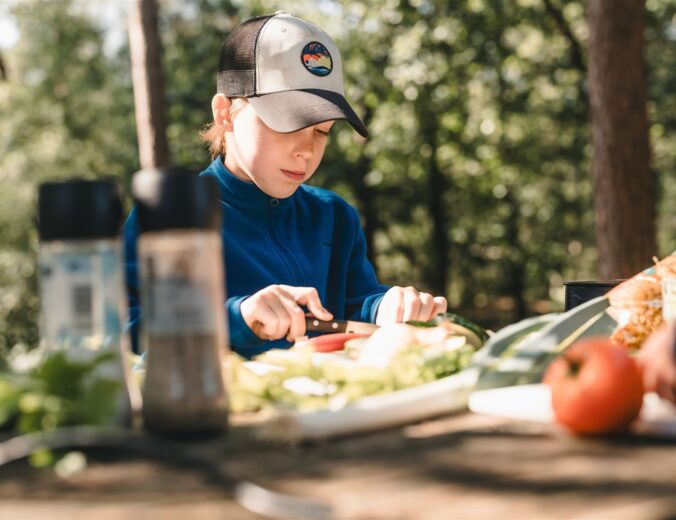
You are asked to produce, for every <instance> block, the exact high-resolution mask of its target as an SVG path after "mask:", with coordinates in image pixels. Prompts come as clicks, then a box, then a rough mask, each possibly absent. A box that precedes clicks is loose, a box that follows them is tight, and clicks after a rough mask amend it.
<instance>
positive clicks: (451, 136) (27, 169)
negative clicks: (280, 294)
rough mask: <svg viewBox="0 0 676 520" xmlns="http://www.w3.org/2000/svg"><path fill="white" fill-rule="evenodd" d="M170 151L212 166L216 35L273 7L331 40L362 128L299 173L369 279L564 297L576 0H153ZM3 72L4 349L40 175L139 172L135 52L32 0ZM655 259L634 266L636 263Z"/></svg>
mask: <svg viewBox="0 0 676 520" xmlns="http://www.w3.org/2000/svg"><path fill="white" fill-rule="evenodd" d="M159 6H160V32H161V35H162V39H163V48H164V71H165V88H166V97H167V98H166V104H167V115H168V136H169V142H170V148H171V154H172V158H173V159H174V161H175V162H176V163H179V164H181V165H184V166H188V167H190V168H193V169H201V168H203V167H204V166H205V165H206V164H208V160H209V159H208V154H207V152H206V150H205V148H204V145H203V144H202V143H201V142H200V139H199V136H198V131H199V129H200V128H201V127H202V126H203V125H204V124H206V123H208V122H209V121H210V119H211V108H210V100H211V97H212V95H213V93H214V91H215V73H216V67H217V63H218V51H219V49H220V43H221V41H222V38H223V36H224V34H225V33H226V32H227V31H228V29H229V28H230V27H232V26H233V25H234V24H235V23H237V22H238V21H240V20H243V19H246V18H249V17H250V16H252V15H256V14H262V13H266V12H274V11H276V10H279V9H286V10H288V11H289V12H292V13H294V14H297V15H300V16H302V17H304V18H306V19H309V20H310V21H313V22H316V23H318V24H319V25H320V26H322V27H324V28H325V29H326V30H327V32H329V33H330V34H331V35H332V36H333V37H334V38H335V39H336V40H337V43H338V46H339V48H340V49H341V54H342V57H343V68H344V71H345V74H346V94H347V97H348V99H350V100H351V102H353V104H354V105H355V106H356V108H357V111H358V112H359V113H360V114H361V115H363V117H364V120H365V122H366V123H367V126H368V128H369V131H370V134H371V137H370V138H369V139H368V140H367V141H366V142H363V141H362V140H361V139H359V138H357V137H356V134H355V133H354V132H352V131H351V130H350V128H349V126H348V125H345V124H339V125H336V126H335V127H334V128H335V130H334V131H332V137H331V144H330V147H329V149H328V151H327V155H326V157H325V159H324V162H323V163H322V166H321V167H320V170H319V171H318V173H317V174H316V176H315V178H314V179H313V180H312V183H314V184H318V185H322V186H325V187H328V188H330V189H334V190H336V191H337V192H339V193H340V194H342V195H343V196H345V197H346V198H347V199H348V200H349V201H350V202H352V203H354V204H355V205H357V207H358V209H359V210H360V212H361V214H362V217H363V220H364V228H365V231H366V236H367V240H368V242H369V251H370V254H371V257H372V259H373V260H374V263H375V265H376V267H377V270H378V273H379V275H380V277H381V279H382V280H383V281H384V282H387V283H396V284H400V285H408V284H411V285H415V286H418V287H421V288H426V289H430V290H434V291H435V292H440V293H444V294H446V295H447V296H448V297H449V300H450V304H451V307H452V308H453V309H454V310H455V311H457V312H459V313H460V314H464V315H466V316H468V317H470V318H474V319H475V320H477V321H479V322H481V323H482V324H484V325H486V326H491V327H498V326H500V325H503V324H505V323H508V322H511V321H514V320H516V319H518V318H520V317H522V316H524V315H526V314H532V313H537V312H545V311H548V310H551V309H557V308H560V307H561V304H562V300H563V289H562V282H563V281H564V280H570V279H581V278H594V277H595V276H596V275H595V261H596V251H595V248H594V222H593V212H592V191H591V190H592V187H591V182H590V175H589V155H590V142H589V141H590V131H589V113H588V102H587V92H586V84H585V70H584V64H585V62H586V54H585V52H586V50H585V49H586V43H587V26H586V23H585V12H584V7H585V4H584V2H582V1H580V0H571V1H566V2H563V1H561V0H546V1H545V0H518V1H507V0H468V1H466V2H454V1H450V2H449V1H447V0H369V1H366V0H344V1H341V2H338V1H334V0H294V1H290V0H288V1H287V0H280V1H275V2H273V1H270V0H256V1H248V2H244V1H243V0H241V1H236V0H189V1H188V0H185V1H183V2H169V1H162V0H160V2H159ZM675 7H676V0H648V2H647V8H646V24H647V30H646V39H647V62H648V66H649V92H650V103H649V116H650V120H651V134H650V135H651V144H652V147H653V150H654V157H653V168H654V169H655V171H656V173H657V176H658V181H659V196H660V205H659V208H658V216H659V221H658V225H659V240H660V248H661V249H660V251H661V253H662V254H667V253H669V252H671V251H672V250H673V249H674V248H675V247H676V246H675V245H674V244H676V208H675V207H674V204H673V202H671V201H673V200H674V197H675V196H676V179H675V178H674V177H675V176H674V171H676V142H675V140H676V137H674V136H675V135H676V132H675V130H676V97H675V96H676V94H674V91H673V85H674V84H675V83H676V46H675V45H674V40H675V39H676V25H675V22H674V17H673V15H674V11H675V9H674V8H675ZM12 16H14V17H15V19H16V21H17V23H18V26H19V30H20V33H21V36H20V40H19V43H18V44H17V46H16V47H14V48H12V49H9V50H6V51H4V52H3V62H4V65H5V67H6V70H7V80H6V81H0V112H1V113H2V118H0V176H1V177H2V181H3V190H2V192H0V286H1V287H2V291H1V293H0V345H2V346H4V347H5V348H9V347H12V346H13V345H15V344H17V343H25V344H34V343H35V341H36V338H37V328H36V321H37V307H38V301H37V282H36V279H35V268H34V265H35V254H36V250H37V238H36V235H35V230H34V227H35V226H34V221H35V211H34V207H35V188H36V185H37V184H38V183H39V182H41V181H43V180H47V179H55V178H64V177H71V176H81V177H101V176H112V177H114V178H117V179H119V181H120V182H121V184H122V185H123V186H124V188H125V190H126V192H127V193H128V187H129V180H130V176H131V173H132V172H134V171H135V170H136V169H138V157H137V148H136V142H135V127H134V119H133V96H132V90H131V78H130V65H129V51H128V48H127V46H126V45H122V46H121V47H120V48H119V49H114V52H111V51H110V50H109V49H108V50H107V48H106V46H105V35H106V32H105V27H102V26H101V22H100V21H99V20H97V19H94V18H92V17H91V15H89V14H87V13H84V12H83V11H82V9H81V3H78V2H71V1H68V0H62V1H59V2H50V1H44V0H25V1H23V2H18V3H16V4H15V5H14V7H13V8H12ZM649 263H650V259H646V264H649Z"/></svg>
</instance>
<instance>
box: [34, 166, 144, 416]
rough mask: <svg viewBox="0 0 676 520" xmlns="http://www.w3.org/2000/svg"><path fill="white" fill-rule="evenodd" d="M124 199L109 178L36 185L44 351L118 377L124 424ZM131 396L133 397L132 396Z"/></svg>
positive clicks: (129, 393)
mask: <svg viewBox="0 0 676 520" xmlns="http://www.w3.org/2000/svg"><path fill="white" fill-rule="evenodd" d="M122 220H123V211H122V199H121V197H120V191H119V189H118V186H117V185H116V184H115V183H114V182H112V181H107V180H82V179H72V180H68V181H63V182H47V183H43V184H41V185H40V186H39V189H38V232H39V236H40V249H39V254H38V264H39V271H40V333H41V343H42V346H43V348H44V349H45V353H46V355H48V356H49V355H52V354H54V353H55V352H62V353H64V354H65V355H66V356H68V357H69V358H71V359H73V360H76V361H89V360H91V359H93V358H94V357H97V356H101V355H103V354H104V353H107V352H114V353H115V354H116V355H115V356H114V357H113V358H112V359H110V361H107V362H101V363H100V364H99V365H98V369H97V372H96V376H97V377H99V378H105V379H111V380H113V381H114V382H116V383H119V386H120V392H119V403H118V409H117V414H116V415H115V417H113V418H112V419H111V420H112V422H117V423H127V422H128V421H129V420H130V419H131V415H130V412H131V408H130V406H132V405H133V407H134V408H136V406H137V405H138V401H137V399H138V391H136V392H135V391H134V388H133V386H132V385H133V383H132V380H131V378H130V377H129V366H128V362H129V352H130V348H129V343H128V342H127V341H125V336H124V334H123V332H122V326H121V323H122V317H123V316H124V314H126V312H125V302H126V298H125V297H124V283H123V274H122V250H121V248H122V246H121V239H120V229H121V226H122ZM130 400H131V401H130Z"/></svg>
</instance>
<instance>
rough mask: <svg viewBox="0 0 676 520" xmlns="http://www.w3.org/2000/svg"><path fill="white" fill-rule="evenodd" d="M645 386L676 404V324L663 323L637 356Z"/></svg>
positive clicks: (645, 388) (649, 337) (646, 341)
mask: <svg viewBox="0 0 676 520" xmlns="http://www.w3.org/2000/svg"><path fill="white" fill-rule="evenodd" d="M636 360H637V361H638V362H639V365H640V367H641V369H642V374H643V388H644V390H645V391H646V392H655V393H657V395H659V396H660V397H661V398H662V399H667V400H669V401H671V402H672V403H674V404H676V324H671V325H670V324H668V323H665V324H663V325H662V326H661V327H660V328H658V329H657V330H656V331H655V332H653V333H652V334H651V335H650V336H648V339H646V340H645V343H643V346H642V347H641V350H640V351H639V353H638V356H637V357H636Z"/></svg>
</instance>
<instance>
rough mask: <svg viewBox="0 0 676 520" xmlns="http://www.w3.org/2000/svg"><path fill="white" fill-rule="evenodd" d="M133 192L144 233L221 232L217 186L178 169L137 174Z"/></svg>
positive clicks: (208, 178) (141, 171)
mask: <svg viewBox="0 0 676 520" xmlns="http://www.w3.org/2000/svg"><path fill="white" fill-rule="evenodd" d="M132 191H133V194H134V201H135V203H136V211H137V215H138V225H139V230H140V232H141V233H144V232H147V231H162V230H167V229H215V230H217V229H219V228H220V224H221V208H220V204H219V202H218V185H217V184H216V180H215V179H213V178H211V177H199V176H198V175H196V174H194V173H192V172H189V171H187V170H182V169H178V168H153V169H144V170H140V171H138V172H136V174H135V175H134V179H133V184H132Z"/></svg>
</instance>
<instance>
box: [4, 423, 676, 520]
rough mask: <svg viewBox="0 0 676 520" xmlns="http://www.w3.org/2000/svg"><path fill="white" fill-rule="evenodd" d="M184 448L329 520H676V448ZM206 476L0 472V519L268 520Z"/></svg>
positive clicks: (155, 468) (556, 442) (482, 431)
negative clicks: (315, 507)
mask: <svg viewBox="0 0 676 520" xmlns="http://www.w3.org/2000/svg"><path fill="white" fill-rule="evenodd" d="M181 446H182V447H181V449H186V450H187V451H189V452H191V453H194V454H196V455H198V456H199V457H204V458H206V459H208V460H209V461H211V463H212V464H214V465H216V466H217V467H218V468H220V470H222V471H223V472H225V473H226V474H228V475H230V476H232V477H234V478H236V479H245V480H247V481H250V482H253V483H255V484H258V485H260V486H263V487H265V488H267V489H269V490H272V491H275V492H280V493H287V494H291V495H294V496H296V497H303V498H305V499H311V500H314V501H317V502H319V503H321V504H324V505H326V506H327V507H328V508H330V514H328V515H323V516H325V517H329V518H341V519H342V518H350V519H352V518H359V519H361V518H396V519H407V518H422V519H427V518H429V519H438V518H465V519H469V518H498V517H499V518H520V519H523V518H533V517H539V518H542V517H547V518H571V517H574V518H610V517H613V518H642V519H645V518H655V519H667V518H676V439H664V438H662V439H660V438H656V437H647V436H636V435H631V436H630V435H626V436H622V437H614V438H586V439H582V438H576V437H573V436H571V435H569V434H567V433H566V432H564V431H562V430H561V429H559V428H558V427H556V426H554V425H550V424H541V423H530V422H523V421H514V420H508V419H499V418H494V417H488V416H482V415H475V414H471V413H463V414H458V415H453V416H446V417H441V418H437V419H434V420H430V421H426V422H423V423H419V424H415V425H409V426H404V427H400V428H393V429H389V430H385V431H380V432H376V433H372V434H368V435H359V436H353V437H347V438H342V439H333V440H327V441H322V442H316V443H311V444H301V445H288V444H280V443H273V442H270V441H263V440H260V439H258V438H257V437H256V435H255V432H254V431H253V430H252V428H251V427H250V426H247V425H239V426H233V428H232V429H231V431H230V432H229V434H228V435H227V436H225V437H223V438H220V439H215V440H210V441H205V442H194V441H193V442H191V443H189V444H187V445H186V444H185V443H184V444H182V445H181ZM199 469H200V468H196V467H190V464H187V465H185V464H184V465H183V466H176V465H174V466H169V465H167V464H165V463H162V462H161V461H158V460H151V459H148V458H145V457H142V456H138V455H134V456H132V455H128V454H127V455H125V454H124V453H122V452H120V451H119V450H116V451H115V453H112V452H110V451H106V450H99V451H96V450H94V451H93V452H92V453H91V454H90V458H89V464H88V466H87V467H86V468H85V469H84V470H83V471H81V472H79V473H77V474H75V475H74V476H71V477H69V478H68V479H62V478H59V477H57V476H56V475H55V474H54V473H53V472H51V471H48V470H36V469H33V468H31V467H30V466H29V465H28V464H26V463H25V462H15V463H12V464H9V465H6V466H4V467H0V518H3V519H5V518H7V519H10V518H11V519H13V518H22V519H24V518H26V519H31V518H36V519H37V518H40V519H42V518H50V519H55V520H58V519H61V518H63V519H66V518H67V519H68V520H74V519H77V518H88V519H89V518H91V515H92V514H95V515H96V519H97V520H106V519H109V518H110V519H112V518H115V519H117V518H139V519H141V518H143V519H144V520H146V519H148V518H155V517H157V518H163V519H174V518H176V519H179V518H180V519H181V520H184V519H186V518H190V519H195V518H228V519H233V518H261V516H259V515H257V514H255V513H253V512H251V511H250V510H248V509H245V508H244V507H242V506H241V505H240V504H239V503H238V502H237V501H236V500H233V498H232V494H231V493H230V492H229V491H228V489H226V487H227V486H228V485H229V484H228V485H225V486H224V484H223V483H222V482H218V481H216V480H215V479H213V478H211V477H210V476H209V475H208V474H206V473H205V472H204V471H200V470H199ZM252 496H253V501H254V503H257V504H259V505H260V504H261V503H264V502H265V498H264V497H260V496H259V495H256V494H255V493H254V494H253V495H252ZM271 507H272V510H273V511H275V512H276V514H277V515H279V516H284V513H283V511H284V510H283V509H276V506H274V505H272V506H271ZM304 512H307V511H305V510H304ZM289 515H290V514H289V513H288V512H287V517H289ZM301 515H302V512H299V513H298V514H297V515H291V516H294V517H297V518H300V517H301ZM319 516H322V515H318V514H317V515H313V514H311V513H310V514H309V515H307V517H308V518H312V517H319Z"/></svg>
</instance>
